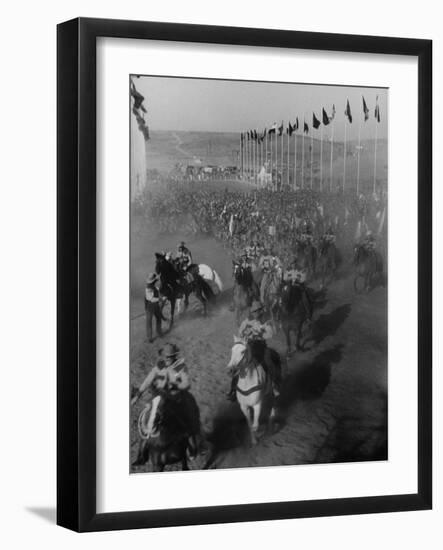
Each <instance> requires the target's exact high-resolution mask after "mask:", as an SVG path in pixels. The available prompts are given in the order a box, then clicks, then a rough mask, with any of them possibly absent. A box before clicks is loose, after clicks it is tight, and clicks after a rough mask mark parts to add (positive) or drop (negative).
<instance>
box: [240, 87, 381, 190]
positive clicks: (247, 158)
mask: <svg viewBox="0 0 443 550" xmlns="http://www.w3.org/2000/svg"><path fill="white" fill-rule="evenodd" d="M344 114H345V119H344V141H343V180H342V188H343V191H344V190H345V188H346V157H347V127H348V125H350V124H352V123H353V117H352V112H351V106H350V103H349V100H346V107H345V111H344ZM335 115H336V109H335V105H333V106H332V110H331V115H328V114H327V112H326V109H325V108H324V107H323V108H322V115H321V121H320V120H319V119H318V118H317V116H316V115H315V112H313V113H312V128H314V129H315V130H318V129H320V180H319V190H320V191H322V190H323V182H324V178H323V127H325V126H329V125H330V127H331V136H330V156H329V159H328V160H329V190H330V191H331V190H332V181H333V155H334V126H335ZM362 115H363V116H362ZM369 117H370V111H369V109H368V106H367V104H366V101H365V98H364V97H363V96H362V111H361V112H360V115H359V116H358V147H357V178H356V192H357V194H359V193H360V152H361V125H362V122H366V121H367V120H369ZM374 118H375V139H374V167H373V192H375V191H376V174H377V138H378V124H379V123H380V107H379V104H378V96H377V98H376V102H375V108H374ZM299 130H300V131H302V134H301V141H302V143H301V147H302V151H301V167H300V168H301V169H300V172H301V181H300V182H297V168H298V167H297V135H299V134H298V131H299ZM309 133H310V128H309V125H308V123H307V122H306V118H304V120H303V129H301V128H300V124H299V119H298V117H296V120H295V122H294V123H293V124H292V123H291V122H289V123H288V125H287V127H286V129H285V128H284V124H283V121H282V123H281V125H280V126H278V125H277V124H276V123H274V124H273V125H272V126H271V127H270V128H265V129H264V130H263V131H261V132H258V131H257V130H255V129H254V130H248V131H246V132H242V133H241V134H240V171H241V174H242V177H243V178H251V179H253V180H255V181H257V180H258V179H261V180H263V181H265V182H266V181H268V182H269V183H271V184H272V185H273V186H274V187H275V186H276V184H277V180H278V175H279V173H280V178H281V180H280V183H281V184H283V181H282V179H283V173H284V171H285V168H284V164H286V183H287V185H288V186H289V185H290V174H291V167H290V156H291V155H290V149H291V137H292V135H294V144H293V147H292V148H293V151H294V162H293V168H292V173H293V187H294V189H296V188H297V187H299V188H302V189H304V188H310V189H312V188H313V165H314V135H313V132H312V131H311V133H310V141H311V143H310V149H309V153H310V159H309V165H308V166H306V163H305V138H306V137H307V139H309ZM279 138H280V146H279ZM285 138H286V147H285V143H284V141H285ZM285 148H286V163H284V149H285ZM279 164H280V168H279ZM268 167H270V172H268ZM305 168H309V185H307V183H306V180H307V177H306V176H307V174H306V173H305ZM279 170H280V172H279ZM274 174H275V175H274ZM297 183H299V185H297Z"/></svg>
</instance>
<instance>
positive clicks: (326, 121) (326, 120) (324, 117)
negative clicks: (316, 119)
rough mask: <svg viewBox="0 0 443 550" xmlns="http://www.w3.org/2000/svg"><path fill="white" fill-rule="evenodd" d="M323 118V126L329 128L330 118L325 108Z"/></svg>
mask: <svg viewBox="0 0 443 550" xmlns="http://www.w3.org/2000/svg"><path fill="white" fill-rule="evenodd" d="M322 118H323V124H324V125H325V126H327V125H328V124H329V117H328V115H327V113H326V111H325V108H324V107H323V112H322Z"/></svg>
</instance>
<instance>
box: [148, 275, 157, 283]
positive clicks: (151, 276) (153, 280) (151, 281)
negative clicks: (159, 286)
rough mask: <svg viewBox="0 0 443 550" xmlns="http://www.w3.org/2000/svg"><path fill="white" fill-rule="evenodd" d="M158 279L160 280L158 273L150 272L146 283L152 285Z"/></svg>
mask: <svg viewBox="0 0 443 550" xmlns="http://www.w3.org/2000/svg"><path fill="white" fill-rule="evenodd" d="M157 280H158V275H157V273H150V274H149V275H148V276H147V277H146V284H147V285H152V283H155V282H156V281H157Z"/></svg>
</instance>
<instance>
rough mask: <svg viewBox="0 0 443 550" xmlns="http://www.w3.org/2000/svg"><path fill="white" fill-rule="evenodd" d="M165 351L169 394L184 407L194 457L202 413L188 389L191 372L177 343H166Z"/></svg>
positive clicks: (184, 416) (186, 426)
mask: <svg viewBox="0 0 443 550" xmlns="http://www.w3.org/2000/svg"><path fill="white" fill-rule="evenodd" d="M163 352H164V357H165V363H166V371H167V390H168V394H169V396H171V397H172V398H173V399H174V400H175V401H176V403H177V404H179V405H180V406H181V407H182V412H183V424H184V428H185V430H186V431H187V432H188V434H189V439H188V442H189V453H190V455H191V458H192V457H195V456H196V454H197V451H198V447H199V437H200V413H199V411H198V408H197V409H196V405H195V400H194V398H193V397H192V395H190V393H189V391H188V390H189V389H190V388H191V380H190V377H189V372H188V369H187V367H186V364H185V360H184V359H183V358H182V357H180V356H179V354H180V350H179V349H178V347H177V345H176V344H166V346H165V347H164V350H163Z"/></svg>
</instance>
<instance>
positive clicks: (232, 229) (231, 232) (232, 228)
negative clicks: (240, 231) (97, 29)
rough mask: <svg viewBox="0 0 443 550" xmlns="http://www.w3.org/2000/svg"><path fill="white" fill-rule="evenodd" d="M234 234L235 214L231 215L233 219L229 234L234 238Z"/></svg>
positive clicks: (230, 222) (230, 221) (230, 223)
mask: <svg viewBox="0 0 443 550" xmlns="http://www.w3.org/2000/svg"><path fill="white" fill-rule="evenodd" d="M233 233H234V214H231V219H230V220H229V234H230V235H231V236H232V235H233Z"/></svg>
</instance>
